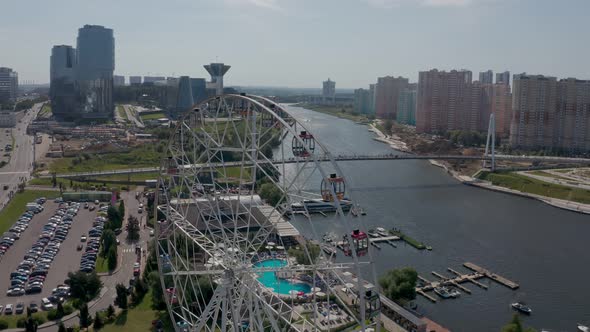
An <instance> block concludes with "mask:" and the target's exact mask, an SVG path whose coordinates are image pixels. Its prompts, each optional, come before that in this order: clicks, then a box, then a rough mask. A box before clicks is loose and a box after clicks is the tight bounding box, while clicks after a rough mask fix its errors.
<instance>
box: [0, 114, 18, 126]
mask: <svg viewBox="0 0 590 332" xmlns="http://www.w3.org/2000/svg"><path fill="white" fill-rule="evenodd" d="M14 126H16V115H15V114H14V112H0V127H1V128H13V127H14Z"/></svg>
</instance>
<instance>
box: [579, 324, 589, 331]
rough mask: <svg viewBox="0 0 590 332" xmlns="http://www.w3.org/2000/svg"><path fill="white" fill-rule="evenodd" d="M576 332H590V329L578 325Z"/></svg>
mask: <svg viewBox="0 0 590 332" xmlns="http://www.w3.org/2000/svg"><path fill="white" fill-rule="evenodd" d="M578 331H579V332H590V327H588V326H586V325H582V324H580V323H578Z"/></svg>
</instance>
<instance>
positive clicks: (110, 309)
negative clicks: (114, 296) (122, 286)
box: [107, 304, 115, 319]
mask: <svg viewBox="0 0 590 332" xmlns="http://www.w3.org/2000/svg"><path fill="white" fill-rule="evenodd" d="M113 317H115V307H113V305H112V304H109V306H108V307H107V318H109V319H110V318H113Z"/></svg>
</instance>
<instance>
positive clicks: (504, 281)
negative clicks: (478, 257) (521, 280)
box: [463, 262, 520, 290]
mask: <svg viewBox="0 0 590 332" xmlns="http://www.w3.org/2000/svg"><path fill="white" fill-rule="evenodd" d="M463 266H465V267H466V268H468V269H470V270H472V271H475V272H476V273H481V274H483V275H484V276H486V277H488V278H490V279H492V280H494V281H495V282H497V283H499V284H501V285H504V286H506V287H508V288H510V289H513V290H514V289H517V288H518V287H520V286H519V285H518V284H517V283H515V282H514V281H511V280H508V279H507V278H504V277H502V276H501V275H498V274H496V273H493V272H491V271H489V270H486V269H484V268H483V267H480V266H477V265H475V264H473V263H470V262H467V263H463Z"/></svg>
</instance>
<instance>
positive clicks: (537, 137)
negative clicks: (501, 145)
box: [510, 74, 557, 148]
mask: <svg viewBox="0 0 590 332" xmlns="http://www.w3.org/2000/svg"><path fill="white" fill-rule="evenodd" d="M513 84H514V93H513V98H512V122H511V127H510V145H511V146H513V147H519V148H551V147H553V146H554V143H555V142H554V135H555V130H554V129H555V128H554V126H555V115H556V112H555V111H556V109H555V106H556V105H557V78H555V77H546V76H543V75H526V74H520V75H514V83H513Z"/></svg>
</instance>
